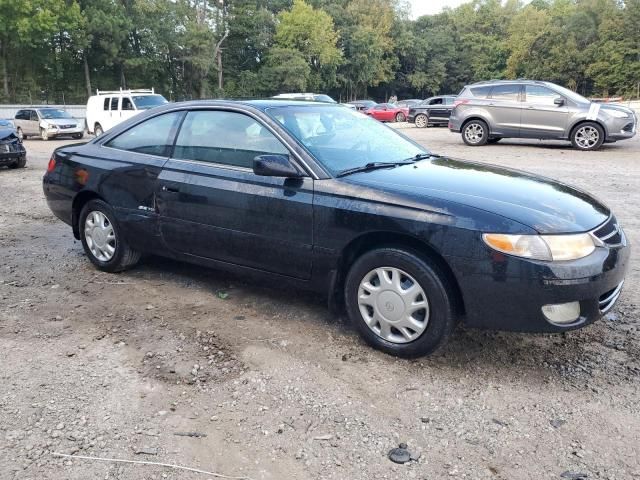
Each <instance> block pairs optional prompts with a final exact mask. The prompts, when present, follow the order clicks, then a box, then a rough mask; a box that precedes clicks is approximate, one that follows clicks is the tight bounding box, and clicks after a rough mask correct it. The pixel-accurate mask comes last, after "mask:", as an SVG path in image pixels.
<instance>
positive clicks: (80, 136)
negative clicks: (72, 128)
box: [71, 133, 84, 140]
mask: <svg viewBox="0 0 640 480" xmlns="http://www.w3.org/2000/svg"><path fill="white" fill-rule="evenodd" d="M71 137H72V138H75V139H76V140H80V139H81V138H82V137H84V133H74V134H73V135H71Z"/></svg>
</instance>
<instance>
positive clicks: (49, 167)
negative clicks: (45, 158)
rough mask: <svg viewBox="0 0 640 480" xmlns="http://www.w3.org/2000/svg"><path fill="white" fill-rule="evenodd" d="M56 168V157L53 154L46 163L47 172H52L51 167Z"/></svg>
mask: <svg viewBox="0 0 640 480" xmlns="http://www.w3.org/2000/svg"><path fill="white" fill-rule="evenodd" d="M54 168H56V159H55V157H54V156H53V155H51V158H50V159H49V164H48V165H47V173H51V172H53V169H54Z"/></svg>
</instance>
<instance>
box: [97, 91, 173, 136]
mask: <svg viewBox="0 0 640 480" xmlns="http://www.w3.org/2000/svg"><path fill="white" fill-rule="evenodd" d="M165 103H167V99H166V98H164V97H163V96H162V95H158V94H157V93H155V90H154V89H153V88H152V89H140V90H113V91H100V90H97V91H96V94H95V95H93V96H91V97H89V100H88V101H87V131H88V132H89V133H93V134H95V135H96V136H97V137H99V136H100V135H102V134H103V133H104V132H106V131H107V130H109V129H110V128H113V127H115V126H116V125H118V124H119V123H122V122H124V121H125V120H127V119H129V118H131V117H133V116H134V115H137V114H138V113H140V112H142V111H145V110H149V109H150V108H154V107H158V106H160V105H164V104H165Z"/></svg>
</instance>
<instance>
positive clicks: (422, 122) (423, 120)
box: [415, 113, 429, 128]
mask: <svg viewBox="0 0 640 480" xmlns="http://www.w3.org/2000/svg"><path fill="white" fill-rule="evenodd" d="M415 124H416V127H418V128H427V127H428V126H429V117H428V116H426V115H425V114H424V113H419V114H418V115H416V118H415Z"/></svg>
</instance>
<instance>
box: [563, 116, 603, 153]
mask: <svg viewBox="0 0 640 480" xmlns="http://www.w3.org/2000/svg"><path fill="white" fill-rule="evenodd" d="M604 140H605V138H604V129H603V128H602V127H601V126H600V125H599V124H597V123H596V122H584V123H581V124H579V125H577V126H576V127H575V128H574V129H573V130H572V131H571V145H573V148H576V149H578V150H584V151H591V150H597V149H599V148H600V147H601V146H602V144H603V143H604Z"/></svg>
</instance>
